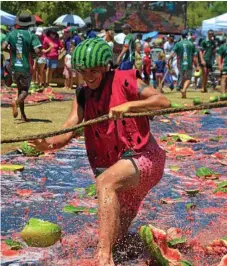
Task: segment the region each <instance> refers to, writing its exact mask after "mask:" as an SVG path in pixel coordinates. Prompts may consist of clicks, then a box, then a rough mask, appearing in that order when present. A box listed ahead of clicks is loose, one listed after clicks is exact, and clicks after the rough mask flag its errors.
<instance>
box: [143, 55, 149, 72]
mask: <svg viewBox="0 0 227 266" xmlns="http://www.w3.org/2000/svg"><path fill="white" fill-rule="evenodd" d="M143 72H144V73H145V74H149V75H150V74H151V59H150V56H149V55H146V56H145V57H144V59H143Z"/></svg>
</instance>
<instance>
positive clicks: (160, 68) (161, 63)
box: [155, 53, 166, 93]
mask: <svg viewBox="0 0 227 266" xmlns="http://www.w3.org/2000/svg"><path fill="white" fill-rule="evenodd" d="M165 66H166V61H165V54H164V53H160V54H159V56H158V60H157V61H155V70H156V73H155V75H156V81H157V87H158V89H159V91H160V92H161V93H164V91H163V82H162V80H163V76H164V71H165Z"/></svg>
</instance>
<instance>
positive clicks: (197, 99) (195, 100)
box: [193, 97, 202, 105]
mask: <svg viewBox="0 0 227 266" xmlns="http://www.w3.org/2000/svg"><path fill="white" fill-rule="evenodd" d="M201 103H202V102H201V100H200V98H199V97H195V98H194V99H193V104H194V105H200V104H201Z"/></svg>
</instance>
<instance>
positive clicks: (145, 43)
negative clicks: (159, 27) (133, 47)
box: [143, 37, 151, 49]
mask: <svg viewBox="0 0 227 266" xmlns="http://www.w3.org/2000/svg"><path fill="white" fill-rule="evenodd" d="M150 42H151V37H149V38H147V39H146V40H145V42H144V43H143V48H144V49H145V48H147V47H149V48H150Z"/></svg>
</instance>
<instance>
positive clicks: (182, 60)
mask: <svg viewBox="0 0 227 266" xmlns="http://www.w3.org/2000/svg"><path fill="white" fill-rule="evenodd" d="M181 36H182V40H181V41H180V42H178V43H176V44H175V45H174V47H173V51H172V53H171V54H170V57H169V60H168V65H170V62H171V61H172V58H173V57H174V54H176V55H177V59H178V64H179V70H180V74H179V75H180V84H181V85H182V88H183V89H182V91H181V94H182V98H186V91H187V89H188V87H189V85H190V81H191V78H192V68H193V63H194V64H195V66H196V68H197V70H199V67H198V58H197V54H196V49H195V45H194V44H193V43H192V42H191V41H189V40H187V36H188V32H187V30H183V31H182V33H181Z"/></svg>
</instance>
